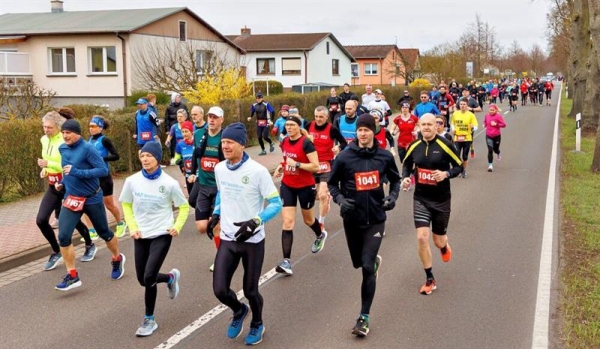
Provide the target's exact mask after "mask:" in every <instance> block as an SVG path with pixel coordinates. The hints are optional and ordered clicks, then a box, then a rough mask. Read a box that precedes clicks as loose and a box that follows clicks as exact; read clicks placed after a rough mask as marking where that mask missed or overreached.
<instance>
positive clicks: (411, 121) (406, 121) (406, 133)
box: [390, 102, 419, 163]
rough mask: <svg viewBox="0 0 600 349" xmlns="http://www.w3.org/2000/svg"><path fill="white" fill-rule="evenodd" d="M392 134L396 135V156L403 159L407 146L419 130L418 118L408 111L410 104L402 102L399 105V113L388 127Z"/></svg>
mask: <svg viewBox="0 0 600 349" xmlns="http://www.w3.org/2000/svg"><path fill="white" fill-rule="evenodd" d="M390 132H392V134H393V135H394V136H395V135H398V140H397V144H398V158H399V159H400V163H402V161H404V157H405V156H406V151H407V150H408V146H409V145H410V143H411V142H412V141H414V140H415V139H416V138H417V133H418V132H419V119H417V117H416V116H414V115H412V114H411V113H410V104H408V103H406V102H404V103H402V105H401V106H400V115H398V116H396V118H395V119H394V123H393V125H392V126H391V127H390Z"/></svg>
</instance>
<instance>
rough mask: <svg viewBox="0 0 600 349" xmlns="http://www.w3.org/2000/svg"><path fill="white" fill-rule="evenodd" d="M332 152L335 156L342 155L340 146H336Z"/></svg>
mask: <svg viewBox="0 0 600 349" xmlns="http://www.w3.org/2000/svg"><path fill="white" fill-rule="evenodd" d="M331 150H332V151H333V154H334V155H338V154H339V153H340V146H339V145H336V146H335V147H333V148H331Z"/></svg>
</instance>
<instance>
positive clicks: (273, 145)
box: [269, 143, 275, 153]
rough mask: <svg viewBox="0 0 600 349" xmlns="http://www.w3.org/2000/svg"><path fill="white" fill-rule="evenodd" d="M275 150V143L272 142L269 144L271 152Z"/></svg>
mask: <svg viewBox="0 0 600 349" xmlns="http://www.w3.org/2000/svg"><path fill="white" fill-rule="evenodd" d="M274 151H275V144H273V143H271V144H270V145H269V152H270V153H272V152H274Z"/></svg>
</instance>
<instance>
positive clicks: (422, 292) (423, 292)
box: [420, 285, 437, 296]
mask: <svg viewBox="0 0 600 349" xmlns="http://www.w3.org/2000/svg"><path fill="white" fill-rule="evenodd" d="M436 289H437V286H435V285H434V286H433V288H432V289H431V291H429V292H426V291H420V293H421V294H423V295H426V296H427V295H430V294H431V293H432V292H433V291H434V290H436Z"/></svg>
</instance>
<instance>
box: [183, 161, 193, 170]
mask: <svg viewBox="0 0 600 349" xmlns="http://www.w3.org/2000/svg"><path fill="white" fill-rule="evenodd" d="M183 166H184V168H185V170H186V171H191V170H192V160H184V161H183Z"/></svg>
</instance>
